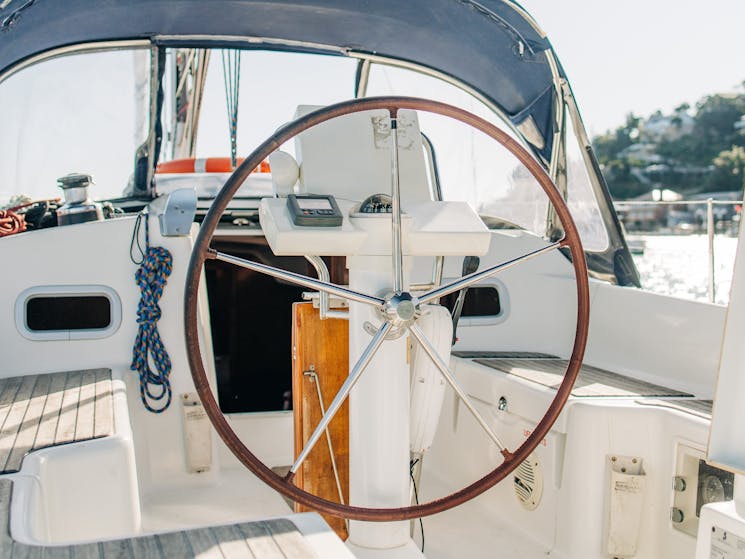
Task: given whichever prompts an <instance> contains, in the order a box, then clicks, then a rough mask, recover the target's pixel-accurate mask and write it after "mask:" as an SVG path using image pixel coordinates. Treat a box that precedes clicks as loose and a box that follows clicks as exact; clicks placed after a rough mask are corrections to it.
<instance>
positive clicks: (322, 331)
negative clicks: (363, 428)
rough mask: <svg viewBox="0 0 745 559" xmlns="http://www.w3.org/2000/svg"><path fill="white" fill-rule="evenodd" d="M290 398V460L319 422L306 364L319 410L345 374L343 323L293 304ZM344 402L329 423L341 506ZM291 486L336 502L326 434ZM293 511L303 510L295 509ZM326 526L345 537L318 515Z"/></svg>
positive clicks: (339, 522)
mask: <svg viewBox="0 0 745 559" xmlns="http://www.w3.org/2000/svg"><path fill="white" fill-rule="evenodd" d="M292 350H293V351H292V354H293V361H292V399H293V409H294V418H295V456H298V454H299V453H300V451H301V450H302V448H303V446H304V445H305V442H306V441H307V440H308V438H309V437H310V435H311V434H312V433H313V430H314V429H315V428H316V425H318V422H319V421H320V419H321V415H322V414H321V408H320V406H319V401H318V392H317V389H316V386H315V383H314V382H313V381H312V379H311V378H310V377H309V376H308V375H306V374H305V372H306V371H309V370H310V368H311V366H313V367H314V368H315V372H316V374H317V375H318V378H319V379H320V386H321V391H322V395H323V404H324V409H328V406H329V404H330V403H331V401H332V400H333V399H334V396H335V395H336V393H337V392H338V390H339V388H340V387H341V385H342V383H343V382H344V380H345V379H346V378H347V376H348V375H349V327H348V321H346V320H343V319H338V318H329V319H326V320H321V319H320V317H319V314H318V309H314V308H313V304H312V303H295V304H294V305H293V308H292ZM348 409H349V408H348V403H347V402H345V403H344V405H343V406H342V407H341V408H340V409H339V411H338V412H337V414H336V416H335V417H334V419H333V421H332V422H331V423H330V425H329V431H330V434H331V442H332V445H333V447H334V455H335V457H336V465H337V468H338V471H339V479H340V481H341V486H342V492H343V494H344V502H348V499H349V411H348ZM295 483H296V484H297V485H298V486H299V487H301V488H303V489H305V490H306V491H309V492H310V493H313V494H315V495H318V496H319V497H323V498H324V499H328V500H330V501H336V502H339V491H338V488H337V485H336V480H335V478H334V473H333V468H332V463H331V455H330V453H329V446H328V443H327V440H326V436H325V435H324V436H322V437H321V438H320V440H319V441H318V443H316V446H315V447H314V448H313V450H312V451H311V453H310V454H309V455H308V458H307V459H306V460H305V462H304V463H303V465H302V467H301V468H300V470H299V471H298V473H297V475H296V477H295ZM295 510H296V511H297V512H304V511H306V510H309V509H307V508H306V507H303V506H301V505H295ZM324 518H325V519H326V522H328V523H329V525H330V526H331V527H332V528H333V529H334V530H335V531H336V533H337V534H338V535H339V537H340V538H341V539H342V540H346V539H347V529H346V524H345V522H344V520H343V519H341V518H335V517H332V516H327V515H324Z"/></svg>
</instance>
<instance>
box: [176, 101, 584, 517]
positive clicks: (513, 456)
mask: <svg viewBox="0 0 745 559" xmlns="http://www.w3.org/2000/svg"><path fill="white" fill-rule="evenodd" d="M376 109H378V110H379V109H386V110H388V111H389V112H390V114H391V115H392V116H395V115H396V114H397V112H398V110H400V109H411V110H418V111H424V112H429V113H434V114H438V115H441V116H445V117H450V118H453V119H454V120H457V121H459V122H462V123H464V124H468V125H470V126H473V127H474V128H476V129H477V130H480V131H481V132H483V133H484V134H486V135H487V136H489V137H491V138H492V139H494V140H496V141H497V142H498V143H500V144H501V145H502V146H503V147H504V148H505V149H507V150H508V151H509V152H510V153H512V155H513V156H515V157H516V158H517V159H518V160H519V161H520V162H521V163H522V164H523V165H525V167H526V168H527V169H528V171H529V172H530V173H531V175H532V176H533V177H534V178H535V179H536V181H537V182H538V184H539V185H540V186H541V188H542V189H543V191H544V192H545V194H546V196H547V197H548V198H549V200H550V202H551V204H552V205H553V207H554V210H555V212H556V215H557V217H558V218H559V221H560V222H561V224H562V226H563V228H564V232H565V236H564V238H563V239H562V240H561V241H560V243H559V244H560V246H562V247H566V248H568V249H569V251H570V254H571V261H572V266H573V268H574V275H575V283H576V287H577V321H576V326H575V336H574V343H573V346H572V355H571V357H570V359H569V363H568V365H567V370H566V372H565V374H564V379H563V381H562V383H561V385H560V386H559V388H558V389H557V391H556V395H555V396H554V399H553V400H552V402H551V404H550V405H549V406H548V409H547V410H546V413H545V414H544V416H543V418H542V419H541V420H540V422H539V423H538V424H537V425H536V427H535V429H533V432H532V433H531V434H530V435H529V436H528V437H527V438H526V439H525V441H524V442H523V443H522V445H520V446H519V447H518V448H517V449H516V450H515V451H514V452H510V451H507V450H506V449H505V450H503V451H502V455H503V456H504V461H503V462H502V463H501V464H499V465H498V466H497V467H496V468H494V469H493V470H492V471H490V472H489V473H487V474H486V475H484V476H483V477H481V478H479V479H478V480H476V481H474V482H473V483H471V484H470V485H468V486H466V487H463V488H461V489H459V490H458V491H455V492H454V493H451V494H449V495H446V496H444V497H440V498H438V499H435V500H433V501H429V502H427V503H421V504H417V505H409V506H405V507H394V508H369V507H360V506H353V505H342V504H340V503H337V502H335V501H330V500H327V499H323V498H321V497H318V496H317V495H314V494H312V493H309V492H307V491H305V490H303V489H300V488H299V487H297V486H295V485H294V484H293V483H292V476H291V475H290V476H287V477H282V476H279V475H277V474H276V473H274V472H273V471H272V470H271V469H270V468H269V467H268V466H266V465H265V464H264V463H263V462H262V461H261V460H260V459H259V458H257V457H256V456H255V455H254V454H253V453H252V452H251V451H250V450H249V449H248V447H246V446H245V445H244V444H243V442H242V441H241V440H240V439H239V438H238V436H237V435H236V433H235V432H234V431H233V429H232V428H231V427H230V425H229V424H228V422H227V419H226V418H225V416H224V415H223V413H222V411H221V410H220V407H219V405H218V403H217V400H216V398H215V395H214V394H213V392H212V388H211V386H210V384H209V381H208V379H207V374H206V371H205V368H204V364H203V359H202V353H201V349H200V344H199V330H198V326H197V325H198V308H197V307H198V292H199V284H200V281H201V277H202V275H203V274H202V271H203V266H204V262H205V261H206V260H208V259H212V258H214V254H215V251H214V250H213V249H211V248H210V246H209V244H210V241H211V239H212V236H213V234H214V232H215V230H216V229H217V225H218V223H219V221H220V216H221V215H222V213H223V212H224V211H225V209H226V208H227V206H228V203H229V202H230V201H231V200H232V198H233V196H234V195H235V193H236V192H237V190H238V188H240V186H241V184H242V183H243V182H244V181H245V179H246V178H247V177H248V175H249V174H250V173H251V172H252V170H253V169H254V168H256V167H257V166H259V165H260V164H261V162H262V161H263V160H265V159H266V158H267V157H268V156H269V155H270V154H271V153H272V152H274V151H275V150H277V149H279V148H280V146H281V145H282V144H284V143H285V142H287V141H288V140H290V139H292V138H293V137H295V136H296V135H298V134H300V133H301V132H303V131H305V130H307V129H309V128H312V127H313V126H315V125H317V124H320V123H322V122H326V121H328V120H331V119H333V118H336V117H339V116H343V115H347V114H351V113H356V112H362V111H368V110H376ZM184 303H185V304H184V307H185V308H184V321H185V335H186V348H187V356H188V361H189V366H190V368H191V373H192V378H193V380H194V386H195V388H196V390H197V393H198V394H199V397H200V398H201V401H202V405H203V406H204V409H205V412H206V413H207V416H208V417H209V419H210V422H211V423H212V425H213V426H214V427H215V429H216V431H217V432H218V434H219V436H220V438H221V439H222V440H223V442H224V443H225V444H226V445H227V447H228V448H229V449H230V451H231V452H232V453H233V454H234V455H235V456H236V458H237V459H238V460H239V461H240V462H241V463H242V464H243V465H244V466H245V467H247V468H248V469H249V470H250V471H251V472H253V473H254V474H255V475H256V476H257V477H258V478H259V479H261V480H262V481H263V482H264V483H266V484H267V485H269V486H270V487H272V488H273V489H275V490H276V491H278V492H280V493H281V494H283V495H285V496H286V497H288V498H290V499H292V500H294V501H296V502H298V503H301V504H303V505H305V506H308V507H310V508H312V509H315V510H318V511H320V512H323V513H326V514H330V515H332V516H339V517H344V518H348V519H351V520H365V521H394V520H409V519H412V518H420V517H423V516H428V515H431V514H435V513H438V512H442V511H445V510H448V509H450V508H452V507H455V506H457V505H459V504H462V503H464V502H466V501H468V500H470V499H472V498H474V497H476V496H478V495H480V494H481V493H483V492H484V491H486V490H487V489H489V488H491V487H493V486H494V485H496V484H497V483H498V482H500V481H501V480H503V479H504V478H506V477H507V476H508V475H509V474H510V473H512V471H513V470H514V469H515V468H517V466H518V465H519V464H520V463H521V462H523V461H524V460H525V459H526V458H527V457H528V456H529V455H530V453H531V452H533V450H535V448H536V447H537V446H538V445H539V444H540V442H541V441H542V440H543V439H544V437H545V436H546V435H547V434H548V432H549V431H550V429H551V427H552V426H553V424H554V422H555V421H556V419H557V418H558V416H559V414H560V413H561V410H562V409H563V407H564V405H565V404H566V401H567V399H568V398H569V395H570V393H571V390H572V387H573V385H574V382H575V380H576V378H577V375H578V374H579V370H580V367H581V365H582V358H583V356H584V350H585V345H586V343H587V336H588V327H589V309H590V302H589V282H588V277H587V265H586V261H585V254H584V250H583V248H582V243H581V241H580V237H579V232H578V230H577V227H576V225H575V224H574V221H573V220H572V217H571V215H570V213H569V209H568V208H567V206H566V204H565V202H564V200H563V199H562V197H561V194H560V193H559V191H558V190H557V189H556V187H555V186H554V184H553V181H552V180H551V178H550V177H549V176H548V174H547V173H546V171H545V170H544V169H543V167H542V166H541V165H540V164H539V163H538V162H537V161H536V160H535V159H534V158H533V157H532V156H531V155H530V154H529V152H528V151H527V150H526V149H525V148H524V147H523V146H521V145H520V144H519V143H518V142H516V141H515V140H514V139H513V138H511V137H510V136H509V135H508V134H506V133H505V132H504V131H502V130H500V129H499V128H497V127H496V126H495V125H493V124H492V123H490V122H488V121H486V120H484V119H482V118H480V117H478V116H476V115H473V114H471V113H469V112H467V111H465V110H463V109H459V108H457V107H454V106H451V105H448V104H445V103H440V102H438V101H432V100H428V99H419V98H414V97H368V98H363V99H353V100H350V101H344V102H341V103H337V104H334V105H329V106H327V107H324V108H321V109H319V110H316V111H314V112H311V113H309V114H307V115H305V116H303V117H300V118H298V119H296V120H295V121H293V122H290V123H288V124H286V125H285V126H283V127H281V128H280V129H279V130H277V131H276V132H275V133H274V134H273V135H272V136H270V137H269V138H268V139H267V140H265V141H264V142H263V143H262V144H261V145H259V146H258V147H257V148H256V149H255V150H254V151H253V153H251V155H249V156H248V157H246V158H245V160H244V161H243V163H242V164H241V165H240V166H239V167H237V168H236V170H235V171H234V172H233V174H232V175H231V176H230V177H229V178H228V180H227V181H226V183H225V185H224V186H223V188H222V190H221V191H220V192H219V193H218V195H217V196H216V197H215V200H214V202H213V204H212V206H211V207H210V209H209V211H208V213H207V215H206V216H205V218H204V220H203V222H202V226H201V228H200V231H199V234H198V236H197V239H196V241H195V244H194V248H193V251H192V255H191V259H190V261H189V268H188V270H187V278H186V287H185V301H184Z"/></svg>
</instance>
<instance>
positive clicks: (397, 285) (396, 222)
mask: <svg viewBox="0 0 745 559" xmlns="http://www.w3.org/2000/svg"><path fill="white" fill-rule="evenodd" d="M391 142H392V144H393V146H392V149H391V201H392V203H391V227H392V232H393V234H392V236H391V243H392V244H393V246H392V247H391V255H392V258H393V291H395V292H396V293H401V292H402V291H403V289H404V262H403V259H404V257H403V247H402V245H401V182H400V177H399V172H398V118H397V117H396V116H395V115H394V114H391Z"/></svg>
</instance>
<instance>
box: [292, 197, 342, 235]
mask: <svg viewBox="0 0 745 559" xmlns="http://www.w3.org/2000/svg"><path fill="white" fill-rule="evenodd" d="M287 209H288V210H289V212H290V215H291V216H292V222H293V223H294V224H295V225H297V226H300V227H339V226H340V225H341V224H342V222H343V221H344V218H343V216H342V215H341V211H340V210H339V206H338V205H337V204H336V200H335V199H334V197H333V196H332V195H331V194H297V195H296V194H290V195H289V196H288V197H287Z"/></svg>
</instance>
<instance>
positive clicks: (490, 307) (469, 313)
mask: <svg viewBox="0 0 745 559" xmlns="http://www.w3.org/2000/svg"><path fill="white" fill-rule="evenodd" d="M457 298H458V292H455V293H451V294H449V295H446V296H445V297H443V298H442V299H441V303H442V305H443V306H444V307H446V308H447V309H448V310H449V311H450V312H451V313H452V312H453V307H455V300H456V299H457ZM501 313H502V304H501V301H500V300H499V290H498V289H497V288H496V287H495V286H491V285H490V286H477V287H471V288H469V289H468V291H466V298H465V299H464V300H463V310H462V311H461V314H460V316H461V318H469V317H470V318H476V317H479V318H493V317H497V316H499V315H500V314H501Z"/></svg>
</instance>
